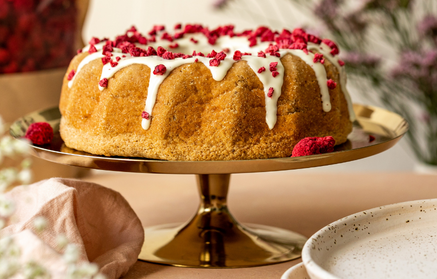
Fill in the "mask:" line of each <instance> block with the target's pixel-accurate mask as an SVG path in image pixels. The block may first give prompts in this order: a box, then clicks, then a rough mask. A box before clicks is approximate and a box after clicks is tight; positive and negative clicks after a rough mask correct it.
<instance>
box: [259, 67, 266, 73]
mask: <svg viewBox="0 0 437 279" xmlns="http://www.w3.org/2000/svg"><path fill="white" fill-rule="evenodd" d="M265 70H266V68H265V67H261V68H259V69H258V74H261V73H262V72H264V71H265Z"/></svg>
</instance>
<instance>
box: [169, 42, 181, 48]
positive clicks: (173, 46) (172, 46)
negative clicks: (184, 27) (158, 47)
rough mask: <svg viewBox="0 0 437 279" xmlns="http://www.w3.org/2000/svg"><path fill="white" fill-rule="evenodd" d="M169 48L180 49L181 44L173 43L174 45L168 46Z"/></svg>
mask: <svg viewBox="0 0 437 279" xmlns="http://www.w3.org/2000/svg"><path fill="white" fill-rule="evenodd" d="M168 47H169V48H178V47H179V44H178V43H173V44H170V45H168Z"/></svg>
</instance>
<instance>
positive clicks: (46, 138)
mask: <svg viewBox="0 0 437 279" xmlns="http://www.w3.org/2000/svg"><path fill="white" fill-rule="evenodd" d="M24 137H25V138H26V139H28V140H30V141H31V142H32V143H33V144H36V145H44V144H48V143H51V142H52V140H53V128H52V126H50V124H49V123H47V122H36V123H32V124H31V125H30V126H29V128H27V131H26V135H25V136H24Z"/></svg>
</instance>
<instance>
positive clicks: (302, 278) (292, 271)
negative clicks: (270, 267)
mask: <svg viewBox="0 0 437 279" xmlns="http://www.w3.org/2000/svg"><path fill="white" fill-rule="evenodd" d="M281 279H311V278H310V276H309V275H308V273H307V270H306V268H305V265H304V264H303V263H300V264H297V265H295V266H293V267H292V268H289V269H287V271H286V272H285V273H284V274H282V276H281Z"/></svg>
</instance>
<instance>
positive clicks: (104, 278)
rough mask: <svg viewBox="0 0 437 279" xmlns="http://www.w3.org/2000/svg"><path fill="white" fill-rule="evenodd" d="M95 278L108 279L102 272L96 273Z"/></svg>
mask: <svg viewBox="0 0 437 279" xmlns="http://www.w3.org/2000/svg"><path fill="white" fill-rule="evenodd" d="M93 279H107V278H106V276H105V275H103V274H101V273H97V274H96V275H94V277H93Z"/></svg>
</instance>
